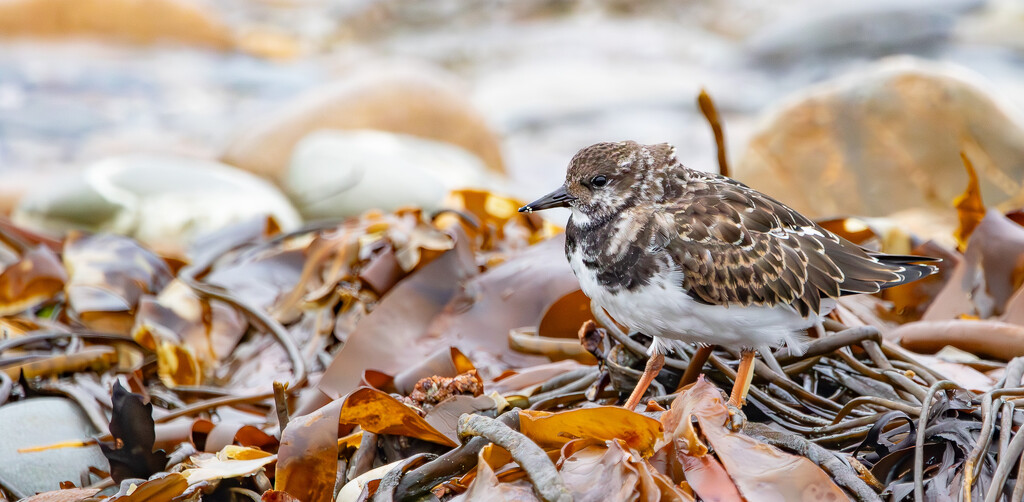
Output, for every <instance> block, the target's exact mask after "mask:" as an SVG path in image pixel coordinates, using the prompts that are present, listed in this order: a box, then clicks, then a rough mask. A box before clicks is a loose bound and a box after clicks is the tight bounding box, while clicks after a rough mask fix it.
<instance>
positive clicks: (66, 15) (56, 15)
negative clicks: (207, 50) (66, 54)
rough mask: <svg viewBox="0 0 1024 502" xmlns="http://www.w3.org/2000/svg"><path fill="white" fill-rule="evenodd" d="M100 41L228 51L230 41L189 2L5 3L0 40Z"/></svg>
mask: <svg viewBox="0 0 1024 502" xmlns="http://www.w3.org/2000/svg"><path fill="white" fill-rule="evenodd" d="M81 35H86V36H99V37H104V38H111V39H114V40H119V41H125V42H131V43H140V44H145V43H153V42H157V41H161V40H165V41H172V42H178V43H184V44H190V45H201V46H206V47H215V48H218V49H228V48H230V47H232V45H233V42H232V35H231V32H230V30H229V29H228V27H227V25H226V24H224V23H223V22H221V21H220V20H219V19H217V17H216V16H215V15H214V14H213V12H212V11H211V10H210V9H208V8H206V7H205V5H203V4H200V3H196V2H191V1H188V0H7V1H3V2H0V36H49V37H55V36H81Z"/></svg>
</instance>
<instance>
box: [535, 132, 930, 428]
mask: <svg viewBox="0 0 1024 502" xmlns="http://www.w3.org/2000/svg"><path fill="white" fill-rule="evenodd" d="M556 207H565V208H568V209H569V210H570V213H571V214H570V216H569V220H568V222H567V224H566V228H565V254H566V257H567V259H568V261H569V264H570V266H571V267H572V270H573V272H574V273H575V274H576V277H577V279H578V280H579V283H580V289H581V290H582V291H583V293H584V294H586V295H587V296H588V297H589V298H590V299H591V301H592V303H595V304H596V305H598V306H600V307H601V308H602V309H604V310H605V311H606V312H607V313H608V314H609V315H611V317H612V318H613V319H614V320H615V321H616V322H618V323H619V324H621V325H623V326H625V327H627V328H629V329H630V330H631V331H634V332H640V333H643V334H646V335H648V336H651V337H652V338H653V341H652V343H651V346H650V348H649V349H648V355H649V358H648V361H647V364H646V367H645V369H644V372H643V374H642V376H641V378H640V381H639V382H638V384H637V386H636V388H635V389H634V390H633V392H632V394H631V395H630V396H629V399H628V400H627V401H626V403H625V404H624V407H625V408H627V409H631V410H632V409H635V408H636V406H637V405H638V403H639V401H640V399H641V398H642V397H643V395H644V393H645V392H646V390H647V387H648V386H649V385H650V383H651V381H652V380H653V379H654V377H655V376H657V374H658V372H659V371H660V370H661V368H662V366H663V364H664V356H665V354H666V353H668V352H669V351H670V350H672V349H673V348H676V347H679V346H680V344H687V343H689V344H697V345H698V346H700V347H701V349H700V351H703V352H704V358H705V359H706V357H707V354H710V350H711V349H710V347H711V346H714V345H718V346H723V347H729V348H733V349H737V350H739V352H740V364H739V367H738V370H737V377H736V379H735V382H734V385H733V389H732V392H731V393H730V396H729V400H728V405H729V406H730V407H731V408H733V409H736V410H739V409H740V408H741V407H742V406H743V404H744V403H745V400H746V395H747V392H748V390H749V386H750V381H751V378H752V375H753V369H754V357H755V354H756V351H757V350H761V351H765V350H769V348H771V347H781V346H782V345H787V346H788V347H789V348H790V351H792V352H794V353H802V350H803V347H804V346H805V344H806V342H807V339H808V336H807V330H808V329H810V328H815V329H816V330H817V331H818V333H819V334H824V330H823V329H822V321H823V319H824V317H825V316H827V315H828V314H829V312H831V311H832V309H833V308H834V307H835V306H836V301H837V299H838V298H839V297H841V296H843V295H850V294H867V293H877V292H879V291H881V290H883V289H886V288H890V287H893V286H898V285H900V284H906V283H909V282H912V281H915V280H918V279H920V278H922V277H925V276H928V275H930V274H933V273H935V272H936V271H937V268H936V267H935V266H934V265H930V264H929V262H935V261H938V260H937V259H935V258H930V257H924V256H905V255H893V254H883V253H879V252H874V251H870V250H868V249H865V248H862V247H860V246H858V245H856V244H854V243H852V242H850V241H848V240H846V239H844V238H842V237H840V236H839V235H836V234H835V233H833V232H830V231H828V230H826V229H825V228H823V227H821V226H820V225H818V224H816V223H815V222H813V221H812V220H811V219H809V218H807V217H806V216H804V215H802V214H800V213H799V212H797V211H795V210H793V209H792V208H790V207H788V206H786V205H785V204H783V203H782V202H779V201H778V200H776V199H774V198H772V197H771V196H769V195H766V194H764V193H762V192H759V191H757V190H755V189H753V188H750V187H748V186H747V185H744V184H743V183H740V182H739V181H736V180H734V179H731V178H729V177H726V176H722V175H719V174H715V173H708V172H703V171H699V170H695V169H690V168H687V167H685V166H683V165H682V164H681V163H680V161H679V159H678V158H677V156H676V151H675V148H674V147H673V146H671V145H669V144H667V143H662V144H654V145H642V144H639V143H637V142H635V141H622V142H607V143H598V144H594V145H591V146H588V147H586V148H583V149H581V150H580V151H579V152H578V153H577V154H576V155H575V156H574V157H573V158H572V160H571V161H570V162H569V167H568V169H567V172H566V176H565V182H564V183H563V184H562V186H560V187H558V188H557V189H556V190H554V191H552V192H551V193H549V194H547V195H544V196H543V197H541V198H539V199H537V200H535V201H533V202H531V203H529V204H527V205H525V206H523V207H521V208H520V209H519V211H520V212H527V213H528V212H533V211H539V210H544V209H550V208H556ZM700 351H699V352H700ZM694 359H697V357H695V358H694ZM691 364H692V360H691ZM699 365H703V361H701V362H700V363H699ZM697 370H698V371H699V367H698V368H697Z"/></svg>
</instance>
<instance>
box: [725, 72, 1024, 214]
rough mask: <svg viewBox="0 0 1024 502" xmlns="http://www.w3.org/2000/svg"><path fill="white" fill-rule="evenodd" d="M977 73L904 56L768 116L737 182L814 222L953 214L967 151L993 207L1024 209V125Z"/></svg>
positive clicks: (818, 90) (829, 85)
mask: <svg viewBox="0 0 1024 502" xmlns="http://www.w3.org/2000/svg"><path fill="white" fill-rule="evenodd" d="M1015 113H1017V112H1016V111H1015V110H1013V108H1012V107H1011V106H1008V105H1006V104H1004V103H1003V102H1002V101H1001V100H1000V99H999V97H998V96H996V95H995V94H994V93H992V92H991V91H990V90H988V89H987V88H986V85H985V83H984V82H982V81H981V79H980V78H978V77H977V76H975V74H973V73H972V72H970V71H968V70H966V69H964V68H961V67H957V66H952V65H946V64H937V63H925V62H921V61H919V60H916V59H912V58H907V57H900V58H892V59H887V60H883V61H882V62H880V63H879V64H878V65H876V66H873V67H871V68H869V69H866V70H863V71H860V72H856V73H854V74H850V75H847V76H844V77H841V78H838V79H836V80H833V81H829V82H825V83H823V84H820V85H818V86H815V87H812V88H810V89H806V90H804V91H801V92H799V93H798V95H796V96H795V97H794V98H791V99H789V100H788V101H787V102H786V103H784V104H782V105H781V106H780V107H778V108H777V109H776V110H774V111H772V112H770V113H768V114H767V116H766V117H765V118H764V119H763V120H762V123H761V124H760V126H759V127H758V130H757V132H755V133H754V135H753V136H752V139H751V141H750V143H749V144H748V146H747V148H746V152H745V153H744V154H743V155H742V157H741V159H740V161H739V162H738V163H737V164H736V166H735V168H734V172H733V175H734V176H735V177H736V178H737V179H739V180H740V181H743V182H744V183H747V184H749V185H750V186H752V187H754V188H757V189H759V190H762V191H764V192H766V193H768V194H771V195H773V196H775V197H776V198H778V199H780V200H782V201H784V202H786V203H787V204H788V205H790V206H791V207H793V208H794V209H797V210H799V211H802V212H804V213H805V214H807V215H809V216H815V217H820V216H832V215H842V214H858V215H866V216H880V215H887V214H891V213H894V212H897V211H902V210H906V209H911V208H931V209H938V210H948V211H952V210H953V208H952V200H953V198H954V197H956V196H957V195H959V194H960V193H962V192H963V191H964V188H965V187H966V185H967V174H966V171H965V170H964V167H963V163H962V161H961V159H960V152H961V151H964V152H966V154H967V155H968V157H969V158H970V159H971V161H972V162H973V163H974V166H975V167H976V168H977V170H978V174H979V178H980V180H981V189H982V194H983V197H984V199H985V203H986V204H988V205H997V204H1002V205H1004V206H1020V205H1022V204H1024V127H1022V125H1021V122H1020V121H1019V120H1018V117H1017V116H1015Z"/></svg>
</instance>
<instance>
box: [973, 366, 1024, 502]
mask: <svg viewBox="0 0 1024 502" xmlns="http://www.w3.org/2000/svg"><path fill="white" fill-rule="evenodd" d="M1018 382H1019V379H1018ZM1003 396H1024V387H1014V388H1009V389H997V390H992V391H989V392H986V393H985V394H983V395H982V396H981V416H982V422H981V430H980V431H979V433H978V442H977V444H975V445H974V449H973V450H971V453H970V455H968V456H967V464H966V465H967V467H966V468H965V469H966V471H965V473H964V490H966V491H970V489H971V487H972V486H973V485H974V481H975V480H976V479H977V477H978V474H979V470H980V469H981V456H982V454H983V453H984V452H986V451H988V447H989V444H991V441H992V430H993V428H994V424H995V419H996V414H995V413H993V412H992V407H993V405H994V406H997V407H998V406H1000V403H1001V402H1002V398H1003Z"/></svg>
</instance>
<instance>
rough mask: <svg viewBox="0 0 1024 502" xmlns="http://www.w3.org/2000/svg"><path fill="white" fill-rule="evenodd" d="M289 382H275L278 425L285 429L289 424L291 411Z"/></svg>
mask: <svg viewBox="0 0 1024 502" xmlns="http://www.w3.org/2000/svg"><path fill="white" fill-rule="evenodd" d="M287 391H288V384H287V383H284V382H278V381H275V382H274V410H275V411H277V425H278V427H280V428H281V431H284V428H285V427H287V426H288V420H289V419H290V418H289V412H288V394H287Z"/></svg>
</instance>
